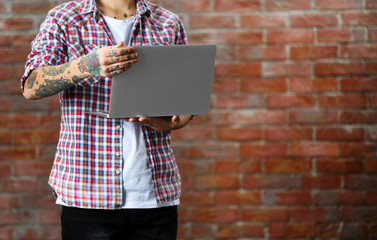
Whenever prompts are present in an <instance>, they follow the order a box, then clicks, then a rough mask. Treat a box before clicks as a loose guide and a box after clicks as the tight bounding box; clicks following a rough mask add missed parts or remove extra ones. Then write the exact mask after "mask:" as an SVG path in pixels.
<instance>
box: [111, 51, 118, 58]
mask: <svg viewBox="0 0 377 240" xmlns="http://www.w3.org/2000/svg"><path fill="white" fill-rule="evenodd" d="M116 55H118V53H117V50H114V49H110V51H109V57H112V56H116Z"/></svg>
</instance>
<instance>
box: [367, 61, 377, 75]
mask: <svg viewBox="0 0 377 240" xmlns="http://www.w3.org/2000/svg"><path fill="white" fill-rule="evenodd" d="M365 68H366V73H367V74H376V73H377V62H375V61H370V62H366V63H365Z"/></svg>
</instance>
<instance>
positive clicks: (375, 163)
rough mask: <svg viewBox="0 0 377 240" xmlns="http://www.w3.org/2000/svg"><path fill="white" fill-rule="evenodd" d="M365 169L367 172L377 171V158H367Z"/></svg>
mask: <svg viewBox="0 0 377 240" xmlns="http://www.w3.org/2000/svg"><path fill="white" fill-rule="evenodd" d="M365 171H366V172H367V173H377V158H368V159H367V160H366V162H365Z"/></svg>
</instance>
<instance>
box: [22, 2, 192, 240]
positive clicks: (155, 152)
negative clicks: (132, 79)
mask: <svg viewBox="0 0 377 240" xmlns="http://www.w3.org/2000/svg"><path fill="white" fill-rule="evenodd" d="M186 42H187V40H186V34H185V31H184V28H183V25H182V22H181V20H180V19H179V17H178V16H177V15H175V14H173V13H171V12H169V11H167V10H166V9H163V8H162V7H160V6H157V5H154V4H152V3H149V2H147V1H145V0H97V1H95V0H78V1H72V2H68V3H64V4H62V5H60V6H57V7H56V8H54V9H52V10H51V11H50V12H49V14H48V15H47V17H46V19H45V21H44V22H43V23H42V25H41V28H40V32H39V34H38V35H37V36H36V38H35V40H34V41H33V42H32V51H31V53H30V54H29V56H28V60H27V62H26V69H25V74H24V75H23V77H22V79H21V88H22V92H23V94H24V96H25V97H26V98H27V99H40V98H44V97H48V96H51V95H54V94H59V100H60V105H61V111H62V115H61V129H60V137H59V143H58V146H57V150H56V155H55V161H54V164H53V167H52V171H51V175H50V179H49V184H50V185H51V186H52V189H53V192H54V195H55V196H56V198H57V200H56V202H57V203H58V204H60V205H62V216H61V220H62V237H63V239H70V240H72V239H80V240H83V239H91V240H93V239H138V240H143V239H153V240H157V239H176V234H177V205H178V204H179V196H180V192H181V190H180V176H179V172H178V168H177V164H176V161H175V158H174V154H173V152H172V149H171V147H170V131H171V130H175V129H179V128H182V127H184V126H185V125H186V124H187V123H188V122H189V121H190V116H172V117H157V118H149V117H141V118H129V119H107V118H102V117H98V116H94V115H90V114H87V112H90V111H106V110H107V109H108V105H109V96H110V88H111V76H114V75H116V74H120V73H122V72H124V71H127V70H128V69H130V68H131V67H132V65H133V64H137V60H138V53H137V52H135V49H134V48H133V47H130V46H129V45H167V44H186ZM161 61H163V59H161ZM146 71H147V69H146ZM125 81H127V80H125ZM167 94H168V93H167ZM138 101H142V99H135V104H137V102H138Z"/></svg>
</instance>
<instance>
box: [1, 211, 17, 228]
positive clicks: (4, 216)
mask: <svg viewBox="0 0 377 240" xmlns="http://www.w3.org/2000/svg"><path fill="white" fill-rule="evenodd" d="M13 216H14V214H13V213H11V212H10V211H9V210H7V211H0V226H1V225H11V224H13V222H14V219H13Z"/></svg>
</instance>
